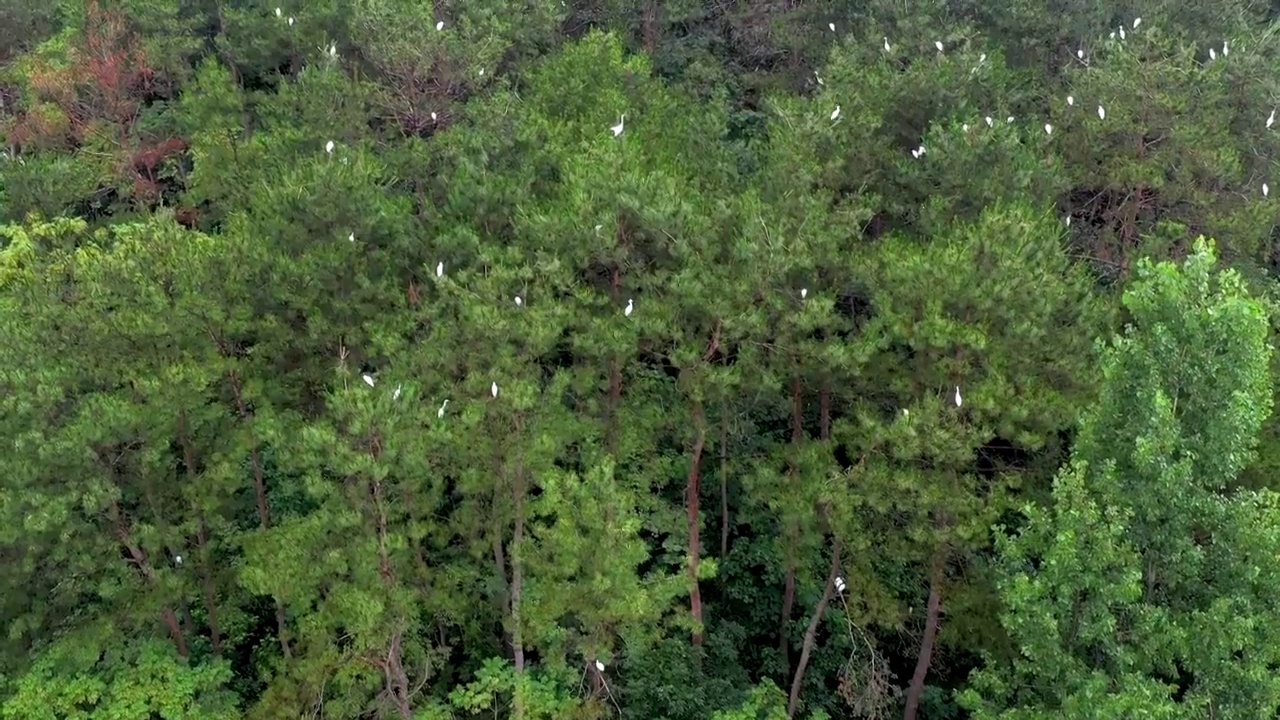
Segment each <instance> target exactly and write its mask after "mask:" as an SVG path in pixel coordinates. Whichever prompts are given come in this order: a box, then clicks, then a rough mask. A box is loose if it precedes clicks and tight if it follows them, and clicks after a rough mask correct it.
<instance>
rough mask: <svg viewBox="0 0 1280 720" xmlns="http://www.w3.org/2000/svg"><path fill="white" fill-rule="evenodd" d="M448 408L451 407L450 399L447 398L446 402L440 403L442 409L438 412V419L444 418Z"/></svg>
mask: <svg viewBox="0 0 1280 720" xmlns="http://www.w3.org/2000/svg"><path fill="white" fill-rule="evenodd" d="M447 407H449V399H448V398H445V401H444V402H442V403H440V409H439V410H437V411H436V417H438V418H442V417H444V409H445V408H447Z"/></svg>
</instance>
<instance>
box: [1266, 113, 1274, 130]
mask: <svg viewBox="0 0 1280 720" xmlns="http://www.w3.org/2000/svg"><path fill="white" fill-rule="evenodd" d="M1275 121H1276V111H1275V110H1272V111H1271V114H1270V115H1268V116H1267V127H1271V126H1272V125H1273V124H1274V123H1275Z"/></svg>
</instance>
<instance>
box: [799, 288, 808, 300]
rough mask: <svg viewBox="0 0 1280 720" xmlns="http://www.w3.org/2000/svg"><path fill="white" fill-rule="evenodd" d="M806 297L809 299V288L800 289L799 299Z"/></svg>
mask: <svg viewBox="0 0 1280 720" xmlns="http://www.w3.org/2000/svg"><path fill="white" fill-rule="evenodd" d="M807 297H809V288H800V299H801V300H803V299H805V298H807Z"/></svg>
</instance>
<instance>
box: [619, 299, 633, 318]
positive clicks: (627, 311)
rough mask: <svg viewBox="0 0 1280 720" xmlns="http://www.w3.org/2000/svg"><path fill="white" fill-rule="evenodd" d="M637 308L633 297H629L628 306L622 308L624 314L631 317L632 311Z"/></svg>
mask: <svg viewBox="0 0 1280 720" xmlns="http://www.w3.org/2000/svg"><path fill="white" fill-rule="evenodd" d="M635 309H636V304H635V301H634V300H632V299H631V298H627V306H626V307H625V308H623V310H622V314H623V316H625V317H631V313H632V312H633V311H634V310H635Z"/></svg>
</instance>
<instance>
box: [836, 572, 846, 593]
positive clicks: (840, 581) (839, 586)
mask: <svg viewBox="0 0 1280 720" xmlns="http://www.w3.org/2000/svg"><path fill="white" fill-rule="evenodd" d="M835 586H836V592H837V593H840V594H841V595H843V594H844V588H845V584H844V578H842V577H840V576H839V575H837V576H836V581H835Z"/></svg>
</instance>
